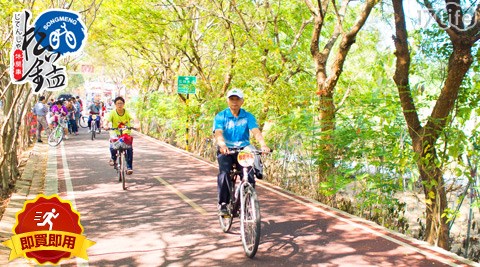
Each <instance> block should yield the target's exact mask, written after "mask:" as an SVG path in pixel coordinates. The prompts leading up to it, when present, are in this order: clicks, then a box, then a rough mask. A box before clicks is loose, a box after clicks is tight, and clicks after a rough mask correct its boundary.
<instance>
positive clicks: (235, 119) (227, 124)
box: [213, 89, 270, 215]
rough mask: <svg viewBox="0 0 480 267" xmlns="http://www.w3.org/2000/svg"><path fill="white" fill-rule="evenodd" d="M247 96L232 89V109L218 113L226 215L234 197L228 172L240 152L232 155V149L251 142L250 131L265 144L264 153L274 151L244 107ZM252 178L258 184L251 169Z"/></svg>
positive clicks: (220, 191)
mask: <svg viewBox="0 0 480 267" xmlns="http://www.w3.org/2000/svg"><path fill="white" fill-rule="evenodd" d="M243 102H244V99H243V92H242V90H240V89H232V90H230V91H228V93H227V104H228V108H226V109H224V110H222V111H221V112H219V113H218V114H217V115H216V116H215V121H214V125H213V130H214V134H215V140H216V141H217V145H218V157H217V158H218V166H219V174H218V177H217V188H218V204H219V214H220V215H226V214H227V213H228V212H227V203H228V202H229V200H230V192H229V190H228V185H227V183H230V182H231V181H230V179H228V173H229V172H230V170H231V169H232V165H233V163H238V162H237V153H235V154H228V153H229V148H244V147H246V146H248V145H250V132H252V134H253V136H254V137H255V139H256V140H257V141H258V143H259V144H260V146H261V150H262V151H263V152H270V148H268V146H267V145H266V144H265V140H264V139H263V135H262V132H261V131H260V129H258V124H257V121H256V120H255V117H254V116H253V115H252V114H251V113H249V112H247V111H245V110H244V109H242V108H241V107H242V105H243ZM248 181H249V182H250V183H251V184H253V185H255V179H254V177H253V173H252V172H249V175H248Z"/></svg>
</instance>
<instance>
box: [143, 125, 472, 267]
mask: <svg viewBox="0 0 480 267" xmlns="http://www.w3.org/2000/svg"><path fill="white" fill-rule="evenodd" d="M137 133H138V132H137ZM138 134H139V135H141V136H143V137H144V138H146V139H149V140H151V141H153V142H154V143H157V144H159V145H161V146H163V147H166V148H168V149H170V150H173V151H176V152H180V153H182V154H184V155H186V156H189V157H191V158H192V159H195V160H197V161H200V162H202V163H204V164H207V165H209V166H212V167H216V168H218V165H215V164H213V163H211V162H208V161H204V160H201V159H198V158H196V157H195V156H193V155H192V154H191V153H189V152H187V151H185V150H182V149H179V148H177V147H174V146H171V145H169V144H166V143H164V142H162V141H159V140H157V139H155V138H152V137H150V136H148V135H145V134H142V133H138ZM257 185H259V186H261V187H263V188H265V189H267V190H269V191H271V192H273V193H275V194H277V195H279V196H283V197H285V198H287V199H290V200H292V201H295V202H297V203H299V204H302V205H304V206H307V207H309V208H311V209H313V210H315V211H320V212H323V213H325V214H327V215H329V216H331V217H334V218H336V219H338V220H341V221H344V222H347V223H348V224H351V225H354V226H356V227H359V228H362V229H364V230H365V231H367V232H370V233H373V234H375V235H377V236H379V237H382V238H384V239H386V240H389V241H391V242H394V243H396V244H398V245H401V246H404V247H406V248H410V249H412V250H413V251H415V252H418V253H420V254H422V255H425V256H428V257H432V258H434V259H436V260H438V261H440V262H442V263H445V264H447V265H450V266H459V265H457V264H455V263H452V262H449V261H447V260H445V259H443V258H441V257H439V256H437V255H434V254H432V253H429V252H425V251H422V250H421V249H420V248H416V247H414V246H412V245H409V244H407V243H405V242H402V241H400V240H396V239H394V238H392V237H389V236H387V235H385V234H381V233H379V232H376V231H375V230H374V229H370V228H368V227H366V226H363V225H360V224H358V223H355V222H353V221H350V220H348V219H345V218H342V217H340V216H338V215H336V214H334V213H332V212H329V211H327V210H326V209H321V208H319V207H317V206H315V205H314V204H311V203H308V202H305V201H302V200H299V199H296V198H293V197H291V196H289V195H287V194H284V193H282V192H280V191H284V189H282V188H279V189H273V188H271V186H268V184H267V183H265V182H257ZM279 190H280V191H279ZM313 203H315V202H313ZM315 204H321V203H315ZM342 214H345V215H346V216H348V217H351V218H355V219H358V218H360V217H355V216H353V215H351V214H348V213H344V212H342ZM389 232H391V231H389ZM391 233H392V234H393V235H398V236H399V237H400V238H404V239H407V240H410V241H411V242H414V243H419V242H420V241H418V240H416V239H412V238H409V237H408V236H401V235H399V234H397V233H395V232H391ZM420 245H425V246H429V248H430V249H432V250H434V251H437V252H439V253H440V254H444V255H445V256H447V257H451V258H454V259H456V260H458V261H461V262H463V263H466V264H470V265H474V264H476V263H474V262H472V261H470V260H468V259H465V258H462V257H459V256H458V255H456V254H453V253H451V252H448V251H444V250H441V249H439V248H436V247H433V246H430V245H428V244H420Z"/></svg>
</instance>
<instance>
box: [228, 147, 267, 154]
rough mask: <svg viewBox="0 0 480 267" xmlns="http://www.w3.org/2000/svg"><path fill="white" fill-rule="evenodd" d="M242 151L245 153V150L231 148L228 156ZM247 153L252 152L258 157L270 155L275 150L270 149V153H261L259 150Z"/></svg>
mask: <svg viewBox="0 0 480 267" xmlns="http://www.w3.org/2000/svg"><path fill="white" fill-rule="evenodd" d="M240 151H243V149H241V148H229V149H228V153H227V154H229V155H231V154H235V153H238V152H240ZM247 151H249V152H252V153H254V154H256V155H261V154H270V153H272V152H273V149H270V152H264V151H261V150H258V149H257V150H247Z"/></svg>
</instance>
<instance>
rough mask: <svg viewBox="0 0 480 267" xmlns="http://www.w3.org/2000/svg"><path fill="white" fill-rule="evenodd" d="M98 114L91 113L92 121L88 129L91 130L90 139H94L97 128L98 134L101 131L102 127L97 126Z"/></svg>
mask: <svg viewBox="0 0 480 267" xmlns="http://www.w3.org/2000/svg"><path fill="white" fill-rule="evenodd" d="M98 116H99V115H97V114H92V123H91V124H90V129H91V132H92V141H93V140H95V135H96V133H97V130H98V134H100V133H101V132H102V129H101V128H97V117H98Z"/></svg>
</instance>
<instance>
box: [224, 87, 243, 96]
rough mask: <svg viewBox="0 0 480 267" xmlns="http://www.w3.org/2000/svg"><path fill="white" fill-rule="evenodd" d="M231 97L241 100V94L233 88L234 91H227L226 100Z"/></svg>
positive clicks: (240, 91)
mask: <svg viewBox="0 0 480 267" xmlns="http://www.w3.org/2000/svg"><path fill="white" fill-rule="evenodd" d="M231 96H238V97H240V98H243V92H242V90H240V89H237V88H234V89H232V90H230V91H228V93H227V98H229V97H231Z"/></svg>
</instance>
